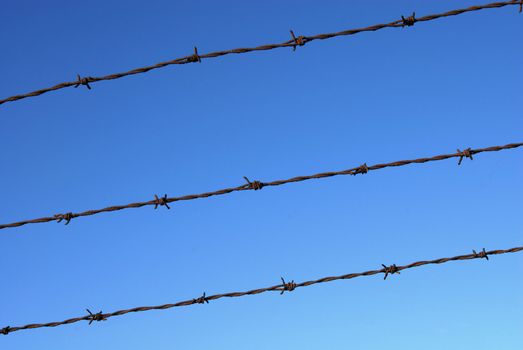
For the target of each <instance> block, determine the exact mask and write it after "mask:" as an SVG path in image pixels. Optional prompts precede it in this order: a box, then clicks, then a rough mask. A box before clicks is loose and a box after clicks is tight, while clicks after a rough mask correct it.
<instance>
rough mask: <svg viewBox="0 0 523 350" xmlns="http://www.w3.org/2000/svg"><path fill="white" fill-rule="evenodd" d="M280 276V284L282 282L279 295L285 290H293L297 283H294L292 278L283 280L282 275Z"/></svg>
mask: <svg viewBox="0 0 523 350" xmlns="http://www.w3.org/2000/svg"><path fill="white" fill-rule="evenodd" d="M280 278H281V284H282V286H283V287H282V288H281V292H280V295H282V294H283V293H285V292H286V291H287V292H292V291H293V290H295V289H296V287H297V284H296V283H294V280H292V281H290V282H288V283H287V282H285V280H284V279H283V277H280Z"/></svg>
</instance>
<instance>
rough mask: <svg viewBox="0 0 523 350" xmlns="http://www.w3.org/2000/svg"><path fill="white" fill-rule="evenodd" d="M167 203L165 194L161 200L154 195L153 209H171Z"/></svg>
mask: <svg viewBox="0 0 523 350" xmlns="http://www.w3.org/2000/svg"><path fill="white" fill-rule="evenodd" d="M167 203H168V202H167V194H165V195H164V196H163V197H161V198H158V196H157V195H154V209H158V206H164V207H166V208H167V209H171V207H170V206H169V204H167Z"/></svg>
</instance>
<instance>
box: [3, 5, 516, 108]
mask: <svg viewBox="0 0 523 350" xmlns="http://www.w3.org/2000/svg"><path fill="white" fill-rule="evenodd" d="M522 4H523V0H512V1H504V2H494V3H490V4H486V5H478V6H470V7H467V8H463V9H457V10H452V11H448V12H444V13H439V14H434V15H428V16H424V17H419V18H416V14H415V13H413V14H412V15H411V16H409V17H404V16H401V19H400V20H396V21H393V22H390V23H384V24H375V25H372V26H369V27H365V28H356V29H348V30H343V31H340V32H335V33H324V34H317V35H312V36H303V35H300V36H295V35H294V32H293V31H292V30H291V31H290V33H291V39H290V40H287V41H284V42H282V43H279V44H266V45H261V46H257V47H246V48H236V49H231V50H224V51H215V52H210V53H207V54H199V53H198V49H197V48H196V47H195V48H194V53H193V54H191V55H189V56H183V57H180V58H175V59H173V60H170V61H165V62H160V63H157V64H154V65H151V66H145V67H141V68H135V69H132V70H129V71H126V72H121V73H114V74H109V75H105V76H102V77H92V76H85V77H82V76H80V75H79V74H78V75H77V79H76V80H75V81H69V82H64V83H60V84H57V85H54V86H52V87H48V88H44V89H40V90H36V91H33V92H29V93H26V94H22V95H15V96H11V97H8V98H5V99H3V100H0V104H3V103H6V102H12V101H17V100H21V99H24V98H27V97H34V96H39V95H42V94H44V93H47V92H50V91H55V90H60V89H64V88H67V87H75V88H77V87H79V86H85V87H87V88H88V89H89V90H90V89H91V85H90V84H91V83H95V82H98V81H102V80H113V79H119V78H123V77H126V76H129V75H135V74H141V73H145V72H148V71H151V70H153V69H158V68H163V67H166V66H170V65H175V64H187V63H194V62H198V63H201V61H202V60H203V59H209V58H216V57H220V56H225V55H230V54H243V53H248V52H254V51H267V50H273V49H278V48H284V47H292V48H293V50H296V47H297V46H303V45H305V44H306V43H309V42H311V41H314V40H325V39H330V38H334V37H339V36H347V35H354V34H358V33H363V32H374V31H377V30H380V29H384V28H399V27H402V28H403V27H405V26H408V27H410V26H413V25H414V24H415V23H417V22H426V21H432V20H435V19H438V18H443V17H450V16H456V15H460V14H463V13H466V12H473V11H479V10H484V9H493V8H501V7H504V6H509V5H520V10H519V12H521V6H522Z"/></svg>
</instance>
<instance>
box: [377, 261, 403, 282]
mask: <svg viewBox="0 0 523 350" xmlns="http://www.w3.org/2000/svg"><path fill="white" fill-rule="evenodd" d="M381 266H383V273H385V277H383V279H384V280H386V279H387V277H388V276H389V275H394V274H395V273H397V274H398V275H399V274H400V270H399V269H398V267H397V266H396V264H392V265H390V266H387V265H383V264H381Z"/></svg>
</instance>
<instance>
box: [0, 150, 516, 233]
mask: <svg viewBox="0 0 523 350" xmlns="http://www.w3.org/2000/svg"><path fill="white" fill-rule="evenodd" d="M521 146H523V142H521V143H511V144H507V145H504V146H491V147H487V148H478V149H471V148H467V149H465V150H464V151H460V150H459V149H458V150H457V152H456V153H450V154H440V155H437V156H433V157H430V158H418V159H407V160H399V161H395V162H391V163H383V164H375V165H370V166H367V164H363V165H360V166H358V167H355V168H352V169H346V170H341V171H330V172H324V173H318V174H314V175H304V176H295V177H292V178H289V179H285V180H274V181H271V182H261V181H252V182H251V181H250V180H249V179H248V178H247V177H244V178H245V180H246V183H245V184H243V185H240V186H237V187H230V188H224V189H221V190H217V191H213V192H205V193H200V194H188V195H185V196H181V197H171V198H168V197H167V195H165V196H163V197H158V196H157V195H155V199H153V200H150V201H146V202H136V203H130V204H125V205H116V206H110V207H106V208H102V209H94V210H87V211H84V212H80V213H72V212H68V213H65V214H56V215H53V216H47V217H42V218H38V219H31V220H25V221H18V222H13V223H9V224H2V225H0V229H5V228H12V227H18V226H23V225H27V224H38V223H44V222H50V221H57V222H62V221H64V222H65V224H66V225H67V224H69V222H70V221H71V220H72V219H74V218H77V217H82V216H90V215H95V214H100V213H104V212H113V211H118V210H123V209H129V208H140V207H143V206H150V205H154V206H155V209H156V208H158V206H165V207H166V208H167V209H169V208H170V207H169V206H168V203H172V202H178V201H187V200H193V199H198V198H208V197H212V196H220V195H224V194H229V193H232V192H238V191H247V190H255V191H256V190H260V189H262V188H264V187H269V186H280V185H285V184H289V183H294V182H301V181H306V180H312V179H323V178H327V177H333V176H339V175H357V174H366V173H367V172H369V171H373V170H379V169H384V168H389V167H398V166H404V165H408V164H420V163H427V162H434V161H440V160H445V159H449V158H459V161H458V165H460V164H461V162H462V160H463V158H469V159H472V156H473V155H476V154H479V153H483V152H498V151H501V150H507V149H513V148H518V147H521Z"/></svg>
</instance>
